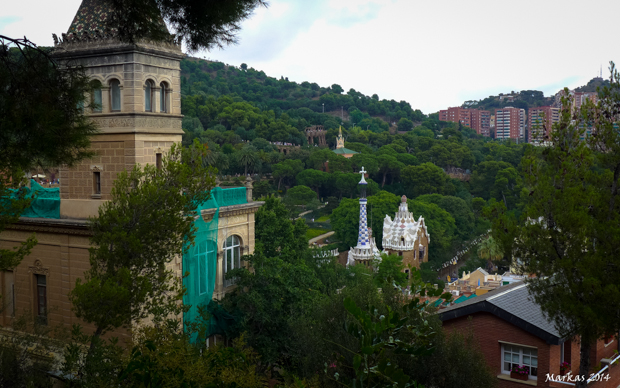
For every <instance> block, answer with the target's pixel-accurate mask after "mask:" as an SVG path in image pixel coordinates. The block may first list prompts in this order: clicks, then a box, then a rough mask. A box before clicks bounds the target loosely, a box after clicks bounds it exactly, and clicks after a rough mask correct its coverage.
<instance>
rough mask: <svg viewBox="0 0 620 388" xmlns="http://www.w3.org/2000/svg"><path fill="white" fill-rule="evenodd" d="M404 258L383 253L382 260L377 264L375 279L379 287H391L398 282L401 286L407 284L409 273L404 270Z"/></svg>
mask: <svg viewBox="0 0 620 388" xmlns="http://www.w3.org/2000/svg"><path fill="white" fill-rule="evenodd" d="M404 268H405V267H404V266H403V258H402V257H401V256H397V255H381V261H380V262H379V265H378V266H377V272H376V274H375V281H376V282H377V286H378V287H390V286H392V285H393V284H396V285H398V286H400V287H406V286H407V274H406V273H404V272H403V269H404Z"/></svg>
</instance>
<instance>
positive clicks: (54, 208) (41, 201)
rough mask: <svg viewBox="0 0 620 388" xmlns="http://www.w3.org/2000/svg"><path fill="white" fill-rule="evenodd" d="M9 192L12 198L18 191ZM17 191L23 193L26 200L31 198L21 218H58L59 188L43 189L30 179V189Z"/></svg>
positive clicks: (23, 188)
mask: <svg viewBox="0 0 620 388" xmlns="http://www.w3.org/2000/svg"><path fill="white" fill-rule="evenodd" d="M11 191H13V195H12V197H16V196H17V192H18V190H11ZM19 191H25V194H26V198H32V202H30V206H29V207H28V208H26V210H24V212H23V213H22V214H21V217H30V218H55V219H59V218H60V189H59V188H45V187H43V186H41V185H40V184H38V183H37V182H36V181H35V180H34V179H31V180H30V188H28V187H22V188H21V189H19Z"/></svg>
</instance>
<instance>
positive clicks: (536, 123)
mask: <svg viewBox="0 0 620 388" xmlns="http://www.w3.org/2000/svg"><path fill="white" fill-rule="evenodd" d="M558 121H560V109H559V108H554V107H551V106H539V107H535V108H530V109H529V111H528V119H527V122H528V130H527V141H528V142H529V143H533V142H541V141H544V140H543V139H544V138H545V137H549V135H550V134H551V129H552V126H553V124H554V123H557V122H558Z"/></svg>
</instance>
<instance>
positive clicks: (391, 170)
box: [377, 154, 405, 187]
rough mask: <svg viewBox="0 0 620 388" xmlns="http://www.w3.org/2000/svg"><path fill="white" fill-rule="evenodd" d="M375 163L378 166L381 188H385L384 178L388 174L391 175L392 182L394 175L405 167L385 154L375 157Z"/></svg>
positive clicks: (394, 158) (393, 157)
mask: <svg viewBox="0 0 620 388" xmlns="http://www.w3.org/2000/svg"><path fill="white" fill-rule="evenodd" d="M377 163H378V164H379V174H380V175H381V187H383V186H385V178H386V177H387V175H388V174H391V175H392V180H394V175H395V174H396V173H397V172H398V171H400V170H402V169H403V168H404V167H405V165H404V164H402V163H401V162H399V161H398V159H396V157H395V156H392V155H386V154H382V155H379V156H377Z"/></svg>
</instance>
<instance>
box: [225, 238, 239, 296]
mask: <svg viewBox="0 0 620 388" xmlns="http://www.w3.org/2000/svg"><path fill="white" fill-rule="evenodd" d="M237 268H241V240H240V239H239V237H237V236H234V235H233V236H229V237H228V238H227V239H226V241H225V242H224V287H228V286H230V285H233V284H235V281H236V279H235V278H231V279H226V274H227V273H228V271H232V270H233V269H237Z"/></svg>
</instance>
